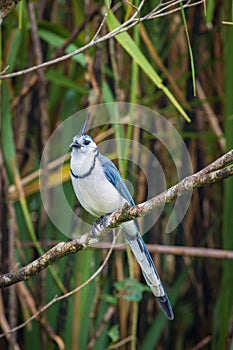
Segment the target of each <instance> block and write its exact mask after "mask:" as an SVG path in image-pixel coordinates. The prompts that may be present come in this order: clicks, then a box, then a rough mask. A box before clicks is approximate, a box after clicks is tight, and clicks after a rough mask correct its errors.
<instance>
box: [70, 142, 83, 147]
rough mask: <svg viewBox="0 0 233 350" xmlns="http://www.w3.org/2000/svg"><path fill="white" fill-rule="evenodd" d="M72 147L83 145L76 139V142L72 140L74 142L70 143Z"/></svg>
mask: <svg viewBox="0 0 233 350" xmlns="http://www.w3.org/2000/svg"><path fill="white" fill-rule="evenodd" d="M70 147H71V148H81V147H82V145H81V143H78V142H77V141H74V142H72V143H71V144H70Z"/></svg>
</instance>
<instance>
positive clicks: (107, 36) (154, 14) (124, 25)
mask: <svg viewBox="0 0 233 350" xmlns="http://www.w3.org/2000/svg"><path fill="white" fill-rule="evenodd" d="M181 1H182V0H176V1H173V2H172V3H173V6H174V5H177V8H175V9H172V10H169V8H170V7H171V6H172V4H167V2H165V4H166V6H164V7H163V8H162V9H160V10H157V7H156V8H155V9H154V10H153V11H151V12H150V13H149V14H147V15H145V16H144V17H136V14H137V12H135V14H134V15H133V16H132V17H131V18H130V19H129V20H128V21H126V22H124V23H122V24H121V25H120V26H119V27H117V28H115V29H113V30H112V31H110V32H109V33H107V34H105V35H103V36H102V37H99V38H97V39H96V40H95V41H93V40H91V41H90V42H89V43H87V44H86V45H84V46H82V47H80V48H79V49H77V50H74V51H73V52H71V53H68V54H66V55H63V56H61V57H58V58H55V59H52V60H49V61H47V62H43V63H41V64H39V65H38V64H37V65H35V66H33V67H29V68H26V69H23V70H21V71H18V72H13V73H10V74H1V75H0V79H8V78H13V77H18V76H21V75H24V74H28V73H31V72H34V71H36V70H38V69H41V68H46V67H49V66H51V65H53V64H56V63H60V62H63V61H65V60H67V59H69V58H71V57H73V56H76V55H78V54H80V53H82V52H84V51H85V50H87V49H89V48H90V47H93V46H96V45H98V44H100V43H102V42H104V41H106V40H109V39H110V38H113V37H115V36H116V35H118V34H121V33H123V32H126V31H127V30H129V29H130V28H132V27H134V26H135V25H137V24H138V23H139V22H143V21H145V20H149V19H155V18H157V17H161V16H166V15H168V14H170V13H173V12H177V11H180V10H181V8H186V7H190V6H195V5H199V4H202V3H203V0H199V1H198V0H196V1H195V2H194V3H190V1H188V2H187V3H186V4H184V5H183V6H182V7H181V6H180V2H181ZM142 3H143V2H142ZM139 8H141V7H140V5H139ZM167 8H168V11H166V12H163V11H164V10H165V9H167Z"/></svg>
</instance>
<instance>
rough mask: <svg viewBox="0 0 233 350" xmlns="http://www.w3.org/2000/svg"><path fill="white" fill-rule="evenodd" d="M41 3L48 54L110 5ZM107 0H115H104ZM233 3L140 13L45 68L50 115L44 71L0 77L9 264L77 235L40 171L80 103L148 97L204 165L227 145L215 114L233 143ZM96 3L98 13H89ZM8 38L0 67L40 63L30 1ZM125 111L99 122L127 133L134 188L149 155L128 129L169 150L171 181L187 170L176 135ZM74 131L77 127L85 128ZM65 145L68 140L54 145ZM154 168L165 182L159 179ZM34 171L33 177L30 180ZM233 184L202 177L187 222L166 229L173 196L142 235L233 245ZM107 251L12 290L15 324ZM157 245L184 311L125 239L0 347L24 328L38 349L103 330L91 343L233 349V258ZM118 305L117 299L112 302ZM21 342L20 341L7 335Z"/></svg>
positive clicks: (142, 196)
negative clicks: (136, 147)
mask: <svg viewBox="0 0 233 350" xmlns="http://www.w3.org/2000/svg"><path fill="white" fill-rule="evenodd" d="M33 3H34V7H35V14H36V19H37V26H38V37H39V40H40V43H41V48H42V52H41V53H42V60H43V61H48V60H51V59H52V58H54V57H56V56H57V54H58V52H59V49H60V48H61V46H62V45H64V43H65V42H66V40H67V39H69V38H70V35H71V34H72V35H73V34H74V30H77V29H79V31H78V32H77V35H76V36H75V35H74V36H73V39H72V40H71V42H70V43H69V44H68V45H67V46H66V47H65V49H64V50H62V51H61V52H59V54H58V56H62V55H63V54H65V53H69V52H72V51H74V50H76V49H78V48H80V47H82V46H84V45H85V44H86V43H87V42H88V41H90V40H92V38H93V37H94V35H95V33H96V31H97V28H98V27H99V25H100V22H101V20H102V18H103V11H104V8H103V7H101V9H99V8H98V6H99V5H98V4H97V3H96V2H90V3H88V5H87V3H86V2H84V1H81V2H78V1H75V0H72V1H71V2H69V3H68V2H65V1H57V2H56V1H55V2H48V1H47V2H33ZM156 3H159V0H158V1H156ZM138 4H139V2H136V1H135V2H134V3H133V5H135V6H138ZM109 5H110V2H109V1H106V2H105V6H106V8H108V7H109ZM152 6H155V2H145V4H144V6H143V9H142V10H141V14H144V13H148V12H149V11H151V10H152V9H153V8H152ZM232 9H233V7H232V1H231V0H227V1H225V2H224V1H223V2H221V1H220V2H216V1H214V0H208V1H206V13H204V8H203V6H198V7H193V8H189V9H188V10H185V11H183V12H182V13H174V14H170V15H166V16H164V17H158V18H156V19H154V20H148V21H145V22H143V23H138V24H137V25H136V26H135V27H133V28H131V29H130V30H129V31H128V32H127V33H121V34H119V35H118V36H117V37H116V38H115V39H111V42H110V41H106V42H104V41H103V42H102V43H101V44H100V45H97V46H93V47H92V48H91V49H89V50H86V51H84V52H83V53H81V54H79V55H76V56H73V57H72V58H71V59H69V60H66V61H60V62H59V63H57V64H56V65H52V66H50V67H49V68H47V69H43V70H41V72H42V73H43V74H44V77H45V82H46V84H45V90H46V103H45V104H46V106H45V109H46V111H47V115H48V120H47V123H44V125H43V123H41V116H42V113H41V112H42V110H41V100H40V94H39V92H40V88H41V82H40V81H39V76H38V74H37V72H35V73H31V74H27V75H21V76H18V77H15V78H13V79H7V80H4V81H1V85H0V89H1V96H0V98H1V101H0V109H1V116H0V147H1V154H0V156H2V155H3V162H2V159H1V157H0V161H1V171H0V196H1V201H0V222H1V228H0V242H1V246H0V268H1V272H6V271H9V270H12V269H15V268H17V267H21V266H23V265H26V264H27V263H28V262H30V261H33V260H34V259H35V258H37V257H38V256H39V255H41V254H42V252H43V251H45V250H48V249H49V248H50V247H51V245H55V244H56V243H57V241H61V240H66V239H67V237H65V236H64V235H63V234H62V233H61V232H59V231H58V230H57V228H56V227H55V226H54V225H53V224H52V223H51V222H50V221H49V220H48V219H47V218H46V217H45V215H44V211H43V206H42V201H41V197H40V193H39V185H38V173H37V171H38V169H39V167H40V159H41V154H42V152H43V146H44V141H46V140H44V137H45V135H47V136H46V137H49V136H50V135H51V134H52V132H53V131H54V129H55V128H56V127H57V126H58V125H59V124H60V123H62V122H63V121H64V120H66V119H67V118H68V117H69V116H70V115H71V114H73V113H75V112H77V111H79V110H81V109H83V108H85V107H87V106H89V105H94V104H98V103H103V102H114V101H119V100H120V101H126V102H128V101H130V102H132V103H138V104H141V105H145V106H148V107H150V108H151V109H153V110H156V111H158V112H159V113H161V114H163V115H164V116H165V117H166V118H167V119H168V120H170V121H171V123H172V124H173V125H174V126H175V127H176V129H177V131H178V132H179V133H180V135H181V136H182V137H183V139H184V140H185V142H186V145H187V147H188V149H189V152H190V155H191V157H192V162H193V168H194V169H195V170H196V169H201V168H203V167H204V166H205V165H206V164H208V163H210V162H211V161H213V160H214V159H216V158H217V156H219V155H221V154H222V153H223V152H224V150H223V149H222V148H220V146H219V137H218V136H217V134H216V130H215V128H214V127H213V125H216V124H215V123H217V124H218V125H219V127H220V129H223V133H224V139H225V141H226V150H229V149H231V148H232V147H233V137H232V135H233V118H232V115H233V97H232V96H233V84H232V76H233V65H232V62H233V46H232V41H233V31H232V30H233V29H232V26H231V25H227V26H224V25H223V24H222V21H232ZM134 11H136V9H135V7H133V6H131V5H130V3H129V2H121V3H119V6H118V4H116V6H115V4H114V11H112V10H108V12H107V17H106V22H104V23H103V27H102V31H101V32H100V33H99V36H100V35H102V34H103V33H106V32H108V31H109V30H112V29H113V28H115V27H116V26H117V25H119V23H123V22H124V21H126V20H127V19H128V18H129V17H130V16H131V15H132V13H134ZM89 14H92V19H91V20H90V21H87V16H89ZM0 44H1V45H0V50H1V64H0V66H1V70H4V69H5V68H6V67H7V66H9V67H8V68H7V69H6V73H11V72H14V71H19V70H23V69H25V68H27V67H31V66H33V65H34V64H36V61H37V58H38V57H37V54H36V48H35V45H34V42H33V40H32V23H31V22H30V16H29V8H28V3H27V2H26V1H21V5H20V7H19V6H18V8H16V9H15V10H14V11H13V12H11V13H10V14H9V15H8V16H7V18H6V19H5V20H4V21H3V23H2V27H1V38H0ZM196 80H198V81H199V82H200V84H201V86H202V88H203V91H204V93H205V98H204V99H203V100H202V99H200V98H199V94H198V88H197V87H196V88H197V97H194V91H195V88H194V86H195V81H196ZM209 108H210V109H209ZM114 115H115V118H116V119H115V120H114V122H116V123H115V124H114V125H113V126H111V125H107V126H105V128H104V127H103V129H102V128H101V127H99V128H96V129H94V130H92V133H93V134H92V136H93V137H95V136H98V137H99V136H103V140H104V141H105V140H108V139H111V138H112V137H114V138H118V139H119V140H118V141H117V154H116V158H118V157H119V162H118V167H119V168H120V170H121V173H122V175H123V177H124V178H127V179H129V180H130V181H131V183H132V184H134V188H135V193H134V198H135V201H136V202H140V201H144V200H146V199H147V183H146V179H145V176H144V174H143V169H142V170H140V169H138V167H137V166H136V165H135V164H136V163H135V164H128V163H127V158H128V155H130V154H131V152H132V150H131V149H130V142H127V141H125V140H124V141H122V138H129V139H132V140H134V141H136V142H139V143H141V144H143V145H144V146H146V147H147V148H148V149H149V150H150V151H151V152H152V153H153V154H154V155H155V156H156V157H157V159H158V162H159V163H160V165H161V168H162V170H163V173H164V174H165V180H166V183H167V185H172V184H174V183H175V181H176V177H177V174H176V172H175V170H174V171H173V169H174V164H173V163H172V159H170V157H169V156H168V154H167V150H166V147H165V146H166V145H165V146H164V145H161V144H160V143H159V142H158V141H157V140H155V139H154V137H152V135H150V134H149V133H146V132H143V131H142V130H139V128H138V127H137V126H134V125H122V123H121V120H120V119H119V115H118V114H117V111H116V113H115V114H114ZM134 115H135V110H134V109H133V108H132V109H131V110H130V111H129V115H128V116H127V118H128V120H129V121H130V122H132V124H134V123H133V121H134ZM188 116H190V118H191V119H192V122H191V123H189V124H188V123H186V120H190V119H189V117H188ZM183 117H184V118H186V119H184V118H183ZM154 122H155V123H156V122H157V121H156V120H155V121H154ZM67 132H70V134H71V138H72V136H73V133H74V130H72V129H71V130H68V131H67ZM102 132H103V133H102ZM105 133H106V134H105ZM105 135H106V136H105ZM61 142H63V140H61ZM174 147H176V145H174ZM65 151H66V150H65ZM53 152H54V154H56V149H54V150H53ZM134 156H135V159H136V158H140V157H142V156H141V154H134ZM136 160H137V159H136ZM136 160H135V162H136ZM142 161H143V162H144V164H145V168H146V169H150V167H151V164H148V160H147V159H142ZM180 162H181V164H182V162H183V160H182V159H181V160H180ZM156 169H157V168H156ZM156 169H155V176H154V179H155V181H154V183H155V186H157V183H158V181H159V176H158V174H157V172H156V171H157V170H156ZM64 172H65V170H64ZM67 172H69V169H68V168H67ZM32 175H33V178H34V180H33V181H29V182H27V181H28V180H27V178H28V176H29V177H30V176H32ZM25 183H26V184H25ZM15 185H17V187H20V189H21V190H20V191H19V190H17V189H16V188H15ZM30 186H31V187H30ZM31 188H32V191H31ZM158 188H159V187H158ZM63 189H64V192H65V194H66V197H67V199H68V202H69V204H70V206H71V207H72V208H73V207H75V204H76V199H75V196H74V193H73V189H72V186H71V184H70V182H65V183H64V184H63ZM156 189H157V187H156ZM52 190H53V189H52ZM232 193H233V182H232V179H228V180H227V181H225V183H224V184H219V185H214V186H212V187H205V188H203V189H200V190H198V191H195V192H194V195H193V201H192V203H191V206H190V208H189V211H188V213H187V215H186V217H185V219H184V221H183V222H182V224H180V225H179V227H178V228H177V229H176V231H175V232H173V233H171V234H170V235H166V236H164V234H163V232H164V228H165V227H166V225H167V220H168V218H169V216H170V214H171V210H172V205H169V206H166V207H165V209H164V211H163V213H162V215H161V216H160V218H159V221H158V222H157V223H156V225H155V226H154V227H152V228H151V229H150V232H148V235H146V236H144V238H145V241H146V240H148V241H150V243H154V244H155V243H156V244H157V243H165V244H168V245H178V246H184V247H185V246H193V247H196V248H198V247H199V246H200V247H203V246H204V247H207V248H220V249H231V250H232V249H233V243H232V242H233V240H232V225H233V222H232ZM13 195H14V196H13ZM57 207H58V208H59V203H57ZM77 210H78V211H79V210H80V208H79V207H78V208H77ZM177 215H178V214H177ZM177 218H178V216H177ZM66 224H67V227H71V226H72V224H73V217H72V212H71V214H70V216H67V217H66ZM78 231H79V232H78V234H82V233H84V232H83V231H82V228H81V227H80V228H79V230H78ZM42 246H43V248H42ZM105 254H106V249H101V250H100V249H95V248H91V249H88V250H86V251H84V252H80V253H78V254H76V255H71V256H67V257H65V258H63V259H61V260H60V261H59V262H57V263H56V264H55V265H54V266H53V267H52V268H51V267H50V268H48V269H47V270H46V272H44V273H40V274H39V275H38V276H35V277H33V278H31V279H30V280H28V281H25V282H23V283H21V284H20V286H17V287H16V288H12V289H7V290H2V294H3V301H4V305H3V309H2V310H1V312H2V314H4V313H5V315H6V320H7V322H8V323H9V328H12V327H13V326H14V325H17V324H20V323H21V322H23V321H25V320H27V319H28V318H29V316H30V315H32V314H34V313H35V312H36V310H38V309H40V308H41V307H42V306H43V305H45V304H46V303H47V302H49V301H51V300H52V299H53V298H54V297H55V296H56V295H61V294H62V293H63V291H64V290H67V291H69V290H72V289H74V288H76V287H77V286H80V285H81V284H82V283H83V282H85V281H86V280H87V279H88V278H89V277H90V276H91V275H92V274H93V273H94V272H95V271H96V269H97V268H98V267H99V266H100V265H101V263H102V261H103V258H104V257H105ZM153 258H154V260H155V261H156V266H157V267H158V271H159V274H160V275H161V279H162V281H164V282H163V283H164V286H165V287H166V289H167V291H168V294H169V297H170V299H171V303H172V306H173V308H174V313H175V319H174V321H173V322H168V321H167V320H166V318H165V316H164V315H163V314H162V312H161V311H159V309H158V306H157V304H156V301H155V298H154V296H153V294H152V293H151V292H150V289H149V288H148V287H147V286H146V285H145V283H144V281H143V277H142V276H141V275H140V272H139V268H138V267H136V265H135V262H134V259H133V258H132V256H131V255H130V253H129V252H128V253H126V252H125V251H124V250H119V251H117V252H114V253H113V254H112V256H111V259H110V260H109V262H108V265H107V266H105V268H104V270H103V271H102V272H101V274H100V275H99V276H98V277H97V278H96V279H95V280H94V281H92V282H91V283H89V284H88V285H87V286H85V287H84V288H82V289H81V290H80V291H79V292H77V293H75V294H74V295H72V296H71V297H69V298H68V299H65V300H63V301H62V302H59V303H55V304H53V305H52V306H51V307H50V308H48V310H47V311H46V312H45V313H43V314H42V315H41V317H38V318H36V319H35V320H33V321H32V322H31V323H30V324H28V325H27V326H26V327H24V328H22V329H21V330H19V331H18V332H17V333H13V335H14V334H15V338H13V337H12V338H11V336H9V337H7V338H5V340H4V343H2V342H1V341H2V340H0V347H1V348H2V344H4V345H3V347H4V346H5V345H6V344H7V346H8V345H9V344H10V340H11V339H15V340H16V342H18V344H19V348H22V349H25V350H29V349H31V347H32V344H33V346H34V348H35V349H44V350H47V349H57V348H66V349H69V350H74V349H88V344H89V343H90V342H91V341H93V344H94V345H93V347H92V348H93V349H94V350H102V349H107V348H108V347H111V346H113V347H114V346H117V344H116V343H118V342H119V343H120V342H121V341H123V342H124V341H127V339H132V340H130V343H127V342H126V343H124V344H123V346H124V347H125V348H124V349H125V350H128V349H130V350H133V349H136V348H137V349H143V350H149V349H151V350H152V349H155V348H158V349H160V348H161V349H167V350H171V349H172V350H179V349H184V350H186V349H187V350H189V349H192V348H198V344H200V342H202V340H203V339H204V340H206V339H208V337H209V335H211V337H210V340H209V343H208V344H207V345H206V348H208V349H209V348H212V349H213V350H222V349H224V350H225V349H226V350H228V349H230V350H233V341H232V339H230V336H229V334H228V331H229V329H230V328H231V323H232V300H233V277H232V276H233V274H232V270H233V265H232V262H231V261H229V260H226V261H223V262H221V261H219V260H217V259H207V258H206V257H202V258H200V257H198V258H196V259H195V260H192V261H191V263H190V259H189V257H187V256H175V255H173V254H163V255H162V254H161V255H156V256H153ZM140 280H141V281H143V282H142V283H140V282H139V281H140ZM20 287H21V288H20ZM147 292H150V293H147ZM12 305H17V308H16V307H15V308H13V307H12ZM109 308H113V309H114V311H113V314H111V315H109ZM13 311H14V312H13ZM1 320H2V319H1ZM1 320H0V327H1V331H3V328H4V327H3V326H4V324H3V323H1V322H2V321H1ZM4 329H5V328H4ZM9 339H10V340H9ZM11 347H12V344H11V345H9V346H8V348H9V349H10V348H11ZM15 347H17V346H15Z"/></svg>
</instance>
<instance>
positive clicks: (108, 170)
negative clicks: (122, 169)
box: [99, 154, 135, 205]
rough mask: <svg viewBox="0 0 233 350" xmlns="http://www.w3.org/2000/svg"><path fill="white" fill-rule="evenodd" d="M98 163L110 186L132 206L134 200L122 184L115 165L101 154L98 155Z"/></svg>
mask: <svg viewBox="0 0 233 350" xmlns="http://www.w3.org/2000/svg"><path fill="white" fill-rule="evenodd" d="M99 161H100V163H101V165H102V167H103V169H104V173H105V175H106V177H107V179H108V181H110V182H111V184H113V186H114V187H115V188H116V189H117V190H118V191H119V193H120V194H121V195H122V197H124V198H125V199H126V200H127V201H128V202H129V204H130V205H134V204H135V203H134V200H133V198H132V196H131V194H130V192H129V190H128V188H127V187H126V185H125V184H124V182H123V180H122V178H121V175H120V173H119V171H118V169H117V167H116V166H115V164H114V163H113V162H112V161H111V160H109V159H108V158H107V157H104V156H103V155H102V154H100V155H99Z"/></svg>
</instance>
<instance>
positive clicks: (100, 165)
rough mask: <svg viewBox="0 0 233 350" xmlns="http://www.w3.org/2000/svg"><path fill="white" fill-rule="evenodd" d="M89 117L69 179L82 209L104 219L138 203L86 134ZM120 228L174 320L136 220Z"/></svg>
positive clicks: (78, 138) (74, 147)
mask: <svg viewBox="0 0 233 350" xmlns="http://www.w3.org/2000/svg"><path fill="white" fill-rule="evenodd" d="M89 117H90V113H88V114H87V115H86V119H85V122H84V123H83V125H82V127H81V130H80V132H79V133H78V134H77V135H76V136H74V137H73V141H72V143H71V145H70V148H71V149H72V151H71V159H70V176H71V182H72V185H73V189H74V192H75V195H76V197H77V199H78V201H79V203H80V204H81V205H82V207H83V208H84V209H85V210H86V211H87V212H88V213H90V214H91V215H93V216H94V217H101V216H104V215H106V214H108V213H110V212H113V211H115V210H117V209H119V208H121V207H123V206H124V205H125V204H128V205H130V206H133V205H135V203H134V200H133V198H132V196H131V194H130V192H129V190H128V188H127V186H126V185H125V183H124V182H123V180H122V178H121V175H120V173H119V171H118V169H117V167H116V166H115V164H114V163H113V162H112V161H111V160H110V159H108V158H107V157H105V156H104V155H102V154H101V153H100V151H99V148H98V146H97V145H96V143H95V142H94V140H93V139H92V137H91V136H90V135H88V134H87V133H86V129H87V125H88V121H89ZM120 226H121V228H122V231H123V234H124V236H125V238H126V240H127V242H128V244H129V245H130V247H131V249H132V252H133V254H134V256H135V258H136V260H137V261H138V263H139V265H140V267H141V270H142V274H143V275H144V278H145V280H146V283H147V284H148V286H149V287H150V288H151V291H152V293H153V294H154V296H155V297H156V299H157V301H158V303H159V305H160V307H161V309H162V311H163V312H164V314H165V316H166V317H167V318H168V319H169V320H173V319H174V314H173V310H172V307H171V304H170V301H169V298H168V295H167V292H166V290H165V288H164V287H163V284H162V282H161V280H160V277H159V274H158V272H157V270H156V267H155V264H154V262H153V260H152V257H151V255H150V253H149V251H148V249H147V247H146V245H145V243H144V241H143V239H142V236H141V234H140V228H139V225H138V222H137V220H131V221H128V222H125V223H123V224H121V225H120Z"/></svg>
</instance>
